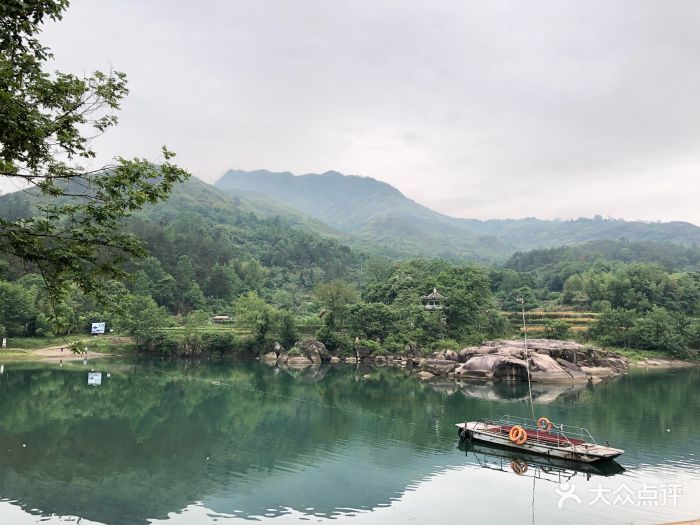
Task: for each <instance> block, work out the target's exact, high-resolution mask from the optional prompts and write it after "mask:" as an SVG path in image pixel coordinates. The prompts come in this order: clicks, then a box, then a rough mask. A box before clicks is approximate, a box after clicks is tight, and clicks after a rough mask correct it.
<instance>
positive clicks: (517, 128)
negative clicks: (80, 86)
mask: <svg viewBox="0 0 700 525" xmlns="http://www.w3.org/2000/svg"><path fill="white" fill-rule="evenodd" d="M699 28H700V2H698V1H696V0H687V1H682V0H672V1H664V0H654V1H646V0H631V1H623V0H615V1H610V0H593V1H592V0H576V1H566V0H551V1H542V0H540V1H538V2H526V1H524V0H523V1H518V2H509V1H493V0H488V1H483V0H482V1H465V0H458V1H446V0H442V1H440V2H435V1H427V0H426V1H420V2H419V1H411V0H396V1H380V2H376V1H372V2H370V1H358V0H348V1H341V0H278V1H272V0H248V1H229V0H219V1H214V0H208V1H197V2H191V1H187V2H185V1H180V2H177V1H172V0H167V1H165V0H164V1H146V2H144V1H136V0H133V1H130V0H118V1H117V0H115V1H107V0H74V1H73V2H72V5H71V7H70V8H69V10H68V12H67V14H66V16H65V18H64V20H63V21H61V22H59V23H56V24H50V25H47V27H46V29H45V32H44V35H43V40H44V42H45V43H46V44H48V45H49V46H50V47H51V48H53V51H54V54H55V57H56V58H55V66H56V68H60V69H64V70H69V71H72V72H78V73H80V72H83V71H84V72H90V71H91V70H94V69H103V70H104V69H109V68H110V67H112V68H114V69H116V70H120V71H124V72H126V73H127V74H128V77H129V82H130V89H131V94H130V96H129V98H128V100H127V102H126V103H125V104H124V109H123V111H122V112H121V121H120V124H119V126H118V128H116V129H114V130H112V131H110V132H109V133H108V134H107V135H106V136H105V137H103V138H102V139H101V140H100V142H99V143H98V149H99V151H100V153H101V154H103V155H109V156H112V155H115V154H120V155H123V156H133V155H138V156H145V157H147V158H150V159H154V160H157V158H158V149H159V147H160V145H161V144H167V145H168V146H169V147H170V148H171V149H173V150H175V151H176V152H177V154H178V157H177V159H178V161H179V163H180V164H181V165H183V166H184V167H186V168H188V169H189V170H191V172H192V173H193V174H194V175H196V176H198V177H200V178H202V179H204V180H206V181H210V182H213V181H214V180H216V179H217V178H218V177H219V176H221V174H223V172H225V171H226V170H227V169H229V168H237V169H246V170H250V169H258V168H266V169H269V170H279V171H292V172H294V173H297V174H301V173H308V172H316V173H321V172H324V171H328V170H337V171H341V172H343V173H346V174H357V175H367V176H371V177H374V178H376V179H379V180H383V181H386V182H388V183H390V184H392V185H394V186H396V187H397V188H399V189H400V190H401V191H402V192H403V193H404V194H405V195H407V196H408V197H410V198H413V199H414V200H416V201H418V202H420V203H422V204H425V205H427V206H430V207H432V208H434V209H436V210H438V211H441V212H444V213H447V214H450V215H454V216H460V217H476V218H502V217H526V216H537V217H542V218H555V217H561V218H573V217H579V216H591V215H594V214H602V215H604V216H608V215H609V216H613V217H622V218H627V219H644V220H686V221H690V222H694V223H696V224H700V205H699V203H698V199H699V197H700V173H699V171H700V170H699V169H698V167H699V166H700V62H699V60H700V29H699Z"/></svg>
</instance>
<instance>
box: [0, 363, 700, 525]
mask: <svg viewBox="0 0 700 525" xmlns="http://www.w3.org/2000/svg"><path fill="white" fill-rule="evenodd" d="M94 366H95V372H101V373H102V381H101V385H100V386H99V387H95V386H88V381H87V373H88V371H87V370H85V369H84V368H83V367H82V366H81V363H80V362H78V363H69V362H67V363H64V366H63V368H60V367H59V366H58V365H39V364H37V365H27V364H12V365H8V366H7V367H6V369H5V373H4V374H2V375H0V451H2V454H0V499H5V500H12V501H14V502H15V503H14V504H13V506H15V507H16V506H19V507H21V508H22V509H24V512H26V513H31V514H35V515H37V516H50V515H55V516H78V517H81V518H83V519H88V520H93V521H96V522H102V523H110V524H121V523H124V524H127V523H128V524H133V523H146V522H147V521H149V520H152V519H163V520H168V519H174V518H173V513H177V512H180V511H181V510H182V509H186V508H190V507H191V506H192V505H201V506H203V507H205V508H206V509H208V511H207V512H209V513H210V514H211V516H214V517H215V516H237V517H244V518H261V519H264V518H266V517H267V518H272V517H284V516H287V517H291V516H294V517H298V516H299V515H307V516H309V517H311V516H313V517H316V518H331V517H338V516H350V515H353V514H356V513H357V512H363V511H364V512H367V511H372V513H377V516H379V515H381V513H379V512H378V511H379V510H380V509H382V508H386V507H387V506H393V505H398V504H399V503H400V502H404V501H405V500H406V499H407V497H408V495H409V494H410V493H411V492H412V491H419V490H425V487H426V486H428V485H431V484H433V483H435V482H434V478H435V476H440V475H441V473H444V472H452V471H455V470H456V469H457V470H459V469H464V468H467V470H466V471H465V473H464V476H465V478H464V480H463V481H461V483H468V484H470V485H471V486H473V487H474V489H473V490H475V491H477V492H478V490H479V488H480V487H481V485H482V484H483V480H484V479H485V478H483V476H484V474H480V473H479V472H480V471H481V470H486V469H481V468H480V467H481V463H480V461H481V460H483V458H484V456H488V458H487V459H488V461H489V462H491V463H493V462H494V461H501V460H502V461H503V462H504V463H503V465H504V468H505V469H506V471H508V472H510V473H511V474H512V476H509V477H518V478H520V477H528V476H529V475H532V474H534V473H535V472H538V473H539V474H540V475H544V474H548V472H547V470H545V469H549V473H551V472H554V470H552V469H560V471H567V470H571V469H570V468H569V467H570V466H566V465H542V464H537V463H536V462H533V460H532V459H529V458H521V457H517V456H513V455H509V454H506V455H504V456H502V457H501V456H499V455H498V453H497V452H496V453H494V451H493V450H490V451H488V452H487V451H484V450H477V449H474V448H470V449H464V448H463V449H462V450H460V449H458V448H457V442H458V439H457V437H456V432H455V430H454V426H453V424H454V423H455V422H456V421H461V420H464V419H465V418H468V419H476V418H481V417H493V416H494V415H499V414H501V413H503V412H510V413H514V414H516V415H527V412H528V411H529V408H528V407H527V405H526V404H525V403H523V402H521V401H520V400H519V398H518V397H517V395H518V394H519V392H518V390H517V389H518V388H519V387H518V386H517V385H514V386H505V385H478V384H468V385H466V386H467V387H468V388H465V385H462V386H456V389H440V388H437V389H436V385H431V384H429V383H428V384H426V383H420V382H418V381H417V380H416V379H415V378H414V377H411V376H410V375H408V374H407V373H406V372H405V371H403V370H400V369H393V368H378V369H374V368H363V369H361V370H359V369H355V368H353V367H348V366H343V367H322V368H316V369H311V368H310V369H305V370H303V369H302V370H284V369H272V368H268V367H266V366H263V365H260V364H257V363H223V362H206V361H200V362H197V361H177V362H172V361H171V362H168V361H159V360H157V361H154V360H137V361H124V360H121V361H104V362H101V363H99V364H96V365H94ZM697 386H698V373H697V370H685V371H678V372H673V373H656V374H633V375H630V376H625V377H622V378H618V379H616V380H615V381H612V382H610V383H604V384H599V385H595V386H593V387H585V388H583V389H577V390H576V391H574V392H572V391H566V392H564V393H557V394H556V396H555V397H554V398H553V399H552V400H551V402H550V403H548V404H543V403H541V404H540V406H541V407H543V410H545V409H546V414H542V415H547V416H549V417H550V418H551V419H553V420H557V421H563V422H571V421H576V422H577V423H580V424H581V425H583V426H587V427H590V428H591V429H592V430H593V429H595V431H596V434H597V436H596V437H602V439H603V440H605V439H609V440H610V442H611V443H614V444H615V445H616V446H620V447H621V448H624V449H626V450H627V451H628V452H627V453H626V455H625V456H623V459H622V462H623V464H624V465H625V467H626V468H627V469H628V471H627V472H625V473H623V476H628V475H633V476H637V477H638V478H639V479H642V480H647V479H653V478H654V476H658V477H659V478H662V477H664V476H667V475H669V473H672V474H673V475H674V476H679V475H681V476H690V477H692V476H696V477H697V472H698V458H696V457H695V456H693V455H692V452H693V451H695V450H698V449H700V447H699V446H698V445H699V443H698V437H697V433H696V432H695V430H697V423H696V422H697V419H696V418H697V415H698V412H697V411H698V407H700V401H699V400H698V391H699V390H700V389H698V388H697ZM481 387H487V388H489V389H492V390H491V392H492V393H491V394H488V395H483V394H481V393H479V394H477V395H475V396H471V395H470V392H477V393H478V392H484V390H480V388H481ZM494 389H495V390H494ZM509 392H510V393H511V394H512V393H514V394H513V395H512V396H511V397H508V396H509V395H510V394H509ZM543 395H544V394H543ZM550 397H551V396H550ZM504 398H507V400H504ZM667 429H670V430H671V432H667ZM465 453H466V456H465ZM477 456H478V457H477ZM522 461H524V462H525V463H526V467H527V468H526V469H524V466H523V463H522ZM512 462H514V463H512ZM513 465H515V469H516V470H518V471H519V472H520V473H521V474H523V475H522V476H516V475H515V474H513V472H514V470H513ZM523 470H525V471H524V472H523ZM578 472H579V475H582V474H592V475H595V476H606V475H608V474H606V473H599V472H582V471H580V470H579V471H578ZM684 472H685V473H687V474H683V473H684ZM493 483H502V482H498V481H494V482H493ZM513 490H515V491H516V492H517V491H519V490H524V489H523V487H520V486H516V487H515V488H514V489H513ZM475 494H476V492H475ZM488 500H489V497H488V495H486V496H482V497H481V499H478V500H477V501H476V502H475V505H477V506H478V505H479V504H480V502H481V504H482V505H483V504H485V502H487V501H488ZM491 503H493V501H491ZM496 504H497V503H496ZM458 510H459V508H458V507H457V506H455V508H454V509H452V508H450V507H449V506H448V507H445V508H444V509H442V512H443V513H444V515H445V516H448V515H450V514H451V513H456V514H457V515H459V513H458ZM472 512H476V509H472ZM363 515H364V514H363ZM3 517H4V516H3V514H2V510H0V519H2V518H3ZM214 517H212V518H207V519H209V521H206V520H205V521H202V523H209V522H212V521H213V520H214V519H215V518H214ZM290 519H291V518H290ZM363 519H366V518H363ZM578 521H581V520H578Z"/></svg>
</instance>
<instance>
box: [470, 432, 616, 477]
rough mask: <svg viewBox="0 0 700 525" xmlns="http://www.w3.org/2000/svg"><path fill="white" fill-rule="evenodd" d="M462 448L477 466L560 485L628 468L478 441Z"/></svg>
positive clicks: (611, 473)
mask: <svg viewBox="0 0 700 525" xmlns="http://www.w3.org/2000/svg"><path fill="white" fill-rule="evenodd" d="M459 449H460V450H462V451H464V452H465V453H466V454H467V456H469V455H470V454H473V457H474V458H475V460H476V462H477V464H478V465H479V466H481V467H482V468H488V469H491V470H499V471H502V472H511V473H513V474H515V475H517V476H526V477H532V478H536V479H542V480H545V481H551V482H553V483H557V484H559V485H561V484H562V483H565V482H567V481H569V480H570V479H571V478H573V477H575V476H577V475H578V474H581V475H583V476H585V477H586V480H589V479H591V476H605V477H609V476H615V475H616V474H621V473H623V472H624V471H625V469H624V467H623V466H622V465H620V464H619V463H618V462H616V461H614V460H608V461H598V462H596V463H580V462H576V461H567V460H565V459H560V458H553V457H547V456H540V455H535V454H528V453H527V452H519V451H516V450H513V449H511V448H506V447H501V446H499V445H487V444H485V443H477V442H474V441H461V442H460V443H459Z"/></svg>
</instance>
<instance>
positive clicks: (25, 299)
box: [0, 179, 700, 355]
mask: <svg viewBox="0 0 700 525" xmlns="http://www.w3.org/2000/svg"><path fill="white" fill-rule="evenodd" d="M37 202H38V199H37V197H36V195H35V194H33V193H32V192H20V193H14V194H10V195H7V196H4V197H2V198H0V216H1V217H4V218H6V219H8V220H17V219H19V220H21V219H22V218H25V217H30V216H32V215H35V214H36V213H37ZM123 233H127V234H130V235H132V236H134V237H136V238H138V239H139V240H140V241H141V242H142V243H143V245H144V246H145V248H146V250H147V252H148V256H147V257H146V258H143V259H140V260H139V259H134V260H132V261H131V262H129V263H128V264H127V268H126V269H127V273H128V274H129V275H130V278H128V279H123V280H114V279H111V280H110V279H105V280H104V282H103V292H104V294H105V296H106V297H107V298H108V299H107V300H105V301H101V302H97V301H96V300H95V299H94V298H91V297H88V296H86V295H84V294H83V292H81V291H80V290H79V289H78V288H77V287H75V286H74V287H71V288H70V289H69V291H68V293H67V294H65V295H64V296H63V297H62V298H61V300H60V301H55V300H53V298H51V297H49V296H48V295H47V293H46V290H45V287H44V282H43V279H42V276H41V275H40V274H39V273H38V270H37V268H35V267H32V265H31V264H24V263H21V262H20V261H19V260H18V259H15V258H13V257H12V256H10V255H4V256H2V259H0V278H1V279H2V280H1V281H0V299H1V300H0V331H2V332H3V333H4V334H5V335H6V336H9V337H10V338H12V337H18V336H38V337H43V336H49V335H70V334H77V333H86V332H87V331H88V330H89V327H90V324H91V322H93V321H97V320H105V321H106V322H107V323H108V326H109V327H110V328H112V329H114V330H115V331H116V332H119V333H129V334H131V335H133V336H135V337H136V338H137V340H138V341H139V343H141V345H142V347H143V348H150V349H152V350H157V351H163V352H170V353H196V352H199V351H204V350H206V349H208V350H210V351H215V352H219V353H226V352H231V351H237V350H245V351H249V352H262V351H265V350H266V349H268V348H269V347H270V345H271V344H272V343H273V342H274V341H280V342H282V343H283V344H284V345H285V346H291V345H293V344H294V342H295V341H297V340H299V339H301V338H309V337H315V338H318V339H320V340H321V341H323V342H324V343H325V344H326V346H327V347H328V348H329V349H330V350H331V351H333V352H337V353H339V354H343V353H350V352H353V351H354V344H355V339H356V338H360V339H361V340H362V341H363V344H368V345H372V346H374V347H375V349H376V351H377V352H382V351H383V352H390V353H400V352H404V351H406V350H408V349H411V350H412V351H414V350H420V351H423V352H431V351H435V350H438V349H441V348H459V347H460V346H463V345H467V344H474V343H478V342H481V341H483V340H485V339H488V338H496V337H503V336H506V335H516V334H517V330H518V327H517V323H516V326H514V324H513V323H512V322H511V317H509V315H510V314H509V312H518V311H519V310H520V309H521V308H524V309H526V310H530V311H542V312H545V313H546V312H550V313H551V316H550V317H549V318H548V319H546V322H545V323H544V325H543V327H542V328H543V329H542V332H541V335H542V336H544V337H577V338H582V339H590V338H592V339H593V340H595V341H597V342H599V343H602V344H605V345H611V346H626V347H631V348H639V349H653V350H661V351H665V352H671V353H674V354H676V355H686V353H687V352H688V350H690V349H693V348H698V347H700V329H699V327H698V323H697V322H696V321H695V319H696V318H697V316H698V315H700V273H699V272H698V270H700V248H697V247H693V246H684V245H676V244H671V243H668V242H659V241H629V240H598V241H592V242H588V243H584V244H580V245H576V246H567V247H559V248H549V249H537V250H533V251H529V252H518V253H515V254H514V255H512V256H511V257H510V259H508V260H507V261H505V262H504V263H502V264H497V265H496V264H493V265H489V266H484V265H476V264H464V263H456V262H454V261H450V260H445V259H439V258H433V259H389V258H386V257H382V256H379V255H377V254H376V253H372V252H371V251H363V250H358V249H357V248H352V247H349V246H348V245H346V244H345V243H344V239H343V238H342V237H339V236H336V235H334V234H333V232H332V231H331V230H329V229H324V226H323V224H321V223H318V222H315V221H314V220H313V219H311V218H308V217H305V216H303V215H298V214H294V213H290V212H289V211H288V210H286V209H284V208H279V207H275V205H274V204H273V203H270V202H269V201H266V200H264V199H263V198H261V197H260V196H258V195H252V194H245V193H226V192H223V191H220V190H218V189H216V188H214V187H212V186H209V185H207V184H205V183H203V182H201V181H199V180H197V179H191V180H189V181H186V182H184V183H182V184H181V185H179V186H177V187H176V188H175V189H174V191H173V193H172V195H171V196H170V198H169V200H168V201H167V202H163V203H159V204H156V205H151V206H147V207H146V208H145V209H144V210H142V211H140V212H138V213H136V214H134V216H132V217H131V218H130V219H129V220H128V221H127V223H126V227H125V231H124V232H123ZM434 289H436V290H438V293H440V294H441V295H442V296H444V306H445V308H444V309H437V310H428V309H426V308H425V304H424V303H425V301H424V300H423V299H422V298H423V297H424V296H426V295H427V294H429V293H430V292H432V291H433V290H434ZM521 299H523V300H524V302H521V301H520V300H521ZM562 311H567V312H582V313H584V312H589V313H590V314H589V315H590V316H591V317H590V319H591V322H590V323H589V324H588V325H587V326H586V327H584V328H585V329H580V330H577V329H575V327H573V326H570V325H569V324H567V322H566V320H562V319H559V318H558V317H557V316H558V315H559V313H560V312H562ZM214 315H227V316H229V320H230V323H227V324H225V325H222V326H224V327H227V328H230V329H229V330H223V329H222V330H208V329H207V327H210V328H211V327H213V325H212V323H211V319H212V318H213V316H214ZM581 315H583V314H581ZM587 315H588V314H587ZM545 317H547V316H546V315H545ZM586 319H588V317H586ZM219 328H220V327H219Z"/></svg>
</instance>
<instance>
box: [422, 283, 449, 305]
mask: <svg viewBox="0 0 700 525" xmlns="http://www.w3.org/2000/svg"><path fill="white" fill-rule="evenodd" d="M446 299H447V297H445V296H444V295H442V294H441V293H439V292H438V291H437V288H433V291H432V293H429V294H428V295H424V296H423V297H421V301H423V304H424V305H425V309H426V310H442V309H443V308H445V300H446Z"/></svg>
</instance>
